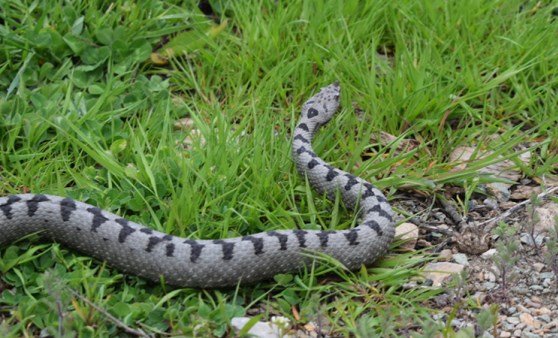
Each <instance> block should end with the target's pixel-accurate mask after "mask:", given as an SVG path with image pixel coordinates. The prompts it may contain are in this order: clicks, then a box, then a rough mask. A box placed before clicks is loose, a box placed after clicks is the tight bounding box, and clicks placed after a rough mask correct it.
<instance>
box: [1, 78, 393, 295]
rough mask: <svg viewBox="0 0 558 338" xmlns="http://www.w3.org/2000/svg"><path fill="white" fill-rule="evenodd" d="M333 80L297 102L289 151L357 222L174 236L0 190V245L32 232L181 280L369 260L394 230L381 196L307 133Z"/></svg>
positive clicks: (329, 103)
mask: <svg viewBox="0 0 558 338" xmlns="http://www.w3.org/2000/svg"><path fill="white" fill-rule="evenodd" d="M339 96H340V88H339V84H338V83H337V82H336V83H334V84H331V85H329V86H327V87H324V88H322V89H321V90H320V92H319V93H318V94H316V95H315V96H313V97H312V98H310V99H309V100H308V101H307V102H306V103H305V105H304V107H303V109H302V118H301V119H300V121H299V123H298V125H297V126H296V129H295V131H294V133H293V134H294V139H293V145H292V151H293V158H294V161H295V162H296V166H297V169H298V171H299V172H300V174H302V175H303V176H306V177H307V178H308V181H309V182H310V184H311V185H312V187H313V188H314V189H315V190H317V191H318V192H319V193H322V194H323V193H325V194H326V195H327V197H328V198H329V199H335V197H336V195H337V194H339V196H341V198H342V201H343V202H344V203H345V205H346V206H347V207H348V208H351V209H355V208H358V210H357V211H358V214H359V217H360V222H359V224H358V226H357V227H355V228H353V229H349V230H343V231H332V230H324V231H316V230H280V231H279V230H278V231H269V232H262V233H258V234H254V235H248V236H244V237H236V238H228V239H220V240H193V239H186V238H180V237H176V236H172V235H169V234H165V233H161V232H158V231H155V230H152V229H150V228H148V227H145V226H143V225H140V224H136V223H134V222H131V221H128V220H126V219H124V218H121V217H118V216H117V215H114V214H112V213H110V212H107V211H104V210H101V209H99V208H96V207H94V206H91V205H89V204H85V203H82V202H78V201H74V200H72V199H69V198H64V197H58V196H50V195H41V194H38V195H34V194H22V195H11V196H6V197H0V247H1V246H6V245H9V244H11V243H13V242H14V241H16V240H18V239H20V238H22V237H23V236H26V235H28V234H31V233H35V232H39V233H40V234H41V235H42V236H44V237H46V238H49V239H51V240H54V241H56V242H60V243H62V244H64V245H66V246H68V247H70V248H73V249H76V250H78V251H80V252H82V253H85V254H87V255H90V256H93V257H95V258H97V259H100V260H103V261H106V262H107V263H108V264H109V265H111V266H113V267H115V268H117V269H120V270H122V271H124V272H127V273H131V274H134V275H139V276H142V277H145V278H147V279H150V280H154V281H159V280H160V278H161V276H163V277H164V280H165V282H166V283H168V284H172V285H177V286H183V287H224V286H231V285H235V284H237V283H239V282H240V283H253V282H256V281H260V280H264V279H269V278H271V277H273V276H274V275H276V274H278V273H286V272H294V271H296V270H298V269H300V268H301V267H303V266H305V265H307V264H310V263H311V262H312V257H311V254H312V253H313V252H320V253H324V254H327V255H330V256H332V257H333V258H335V259H337V260H338V261H340V262H341V263H343V264H344V265H345V266H346V267H347V268H349V269H358V268H359V267H360V266H361V265H362V264H370V263H372V262H373V261H374V260H375V259H377V258H378V257H379V256H380V255H382V254H383V253H384V252H385V251H386V250H387V248H388V246H389V244H390V243H391V241H392V239H393V236H394V233H395V230H394V227H393V222H392V217H393V213H392V210H391V208H390V206H389V204H388V202H387V200H386V198H385V197H384V195H383V194H382V193H381V192H380V191H379V190H378V189H376V188H374V187H373V186H372V184H370V183H368V182H366V181H365V180H363V179H361V178H359V177H356V176H353V175H351V174H349V173H346V172H344V171H342V170H340V169H337V168H333V167H332V166H330V165H328V164H327V163H326V162H324V161H323V160H322V159H320V158H319V157H318V156H317V155H316V154H315V153H314V152H313V150H312V145H311V141H312V137H313V136H314V134H315V132H316V131H317V130H318V128H319V127H320V126H322V125H323V124H325V123H327V122H328V121H329V119H330V118H331V117H332V115H333V114H334V113H335V111H336V110H337V108H338V105H339Z"/></svg>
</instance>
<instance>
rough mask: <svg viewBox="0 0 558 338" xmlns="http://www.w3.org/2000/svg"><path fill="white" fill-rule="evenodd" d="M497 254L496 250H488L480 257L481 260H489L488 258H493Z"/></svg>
mask: <svg viewBox="0 0 558 338" xmlns="http://www.w3.org/2000/svg"><path fill="white" fill-rule="evenodd" d="M497 252H498V250H496V249H489V250H487V251H485V252H484V253H483V254H482V255H481V258H483V259H489V258H490V257H492V256H494V255H495V254H496V253H497Z"/></svg>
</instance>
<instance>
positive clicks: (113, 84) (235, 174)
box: [0, 0, 558, 337]
mask: <svg viewBox="0 0 558 338" xmlns="http://www.w3.org/2000/svg"><path fill="white" fill-rule="evenodd" d="M210 2H211V3H213V6H214V9H215V10H216V12H217V16H218V19H217V21H219V23H220V25H218V24H217V23H215V22H212V21H211V20H209V19H208V18H206V17H205V16H204V15H203V14H202V13H201V12H200V11H199V10H198V9H197V8H196V6H195V5H194V4H193V3H192V2H188V1H186V2H180V1H169V2H163V1H156V0H150V1H142V2H141V3H142V4H141V5H136V4H134V3H133V2H129V1H124V0H117V1H113V2H104V1H87V2H85V1H83V2H65V4H64V5H60V4H59V2H57V1H52V0H43V1H18V0H7V1H5V2H3V3H2V4H1V5H0V15H1V16H0V17H1V18H2V24H0V42H1V43H0V87H1V88H2V90H1V92H0V195H7V194H12V193H21V192H27V191H31V192H34V193H39V192H40V193H49V194H56V195H62V196H70V197H72V198H75V199H78V200H81V201H85V202H88V203H91V204H94V205H96V206H98V207H101V208H103V209H106V210H110V211H112V212H115V213H117V214H119V215H122V216H126V217H128V218H130V219H132V220H134V221H137V222H140V223H143V224H146V225H149V226H150V227H152V228H155V229H157V230H162V231H166V232H170V233H173V234H175V235H180V236H189V237H191V238H208V239H209V238H213V239H215V238H226V237H232V236H237V235H246V234H251V233H256V232H260V231H266V230H273V229H294V228H297V227H300V228H306V229H318V228H335V229H336V228H347V227H349V226H351V225H353V224H354V219H353V217H352V215H351V214H350V213H347V212H346V210H345V209H344V208H343V206H342V205H340V204H339V203H332V202H328V201H326V200H325V199H324V198H323V197H321V196H318V195H317V194H315V193H311V190H310V188H309V187H308V186H307V185H306V183H305V182H304V180H303V179H301V178H299V177H298V176H297V174H296V172H295V169H294V167H293V165H292V163H291V160H290V133H291V130H292V128H293V126H294V124H295V123H296V120H297V118H298V115H299V111H300V108H301V106H302V104H303V103H304V101H305V100H306V99H307V98H309V97H310V96H311V95H313V93H315V92H316V90H317V89H318V88H319V87H321V86H324V85H327V84H329V83H331V82H333V81H334V80H340V82H341V85H342V105H343V109H342V111H341V113H340V114H339V115H338V116H336V117H335V118H334V120H333V121H332V122H330V124H329V125H328V126H327V127H326V128H325V129H324V130H323V131H322V132H321V133H320V134H319V135H318V137H317V139H316V141H315V148H316V150H317V152H318V153H319V154H321V155H322V157H324V158H325V159H326V160H328V161H329V162H331V163H333V165H335V166H337V167H340V168H343V169H345V170H348V171H350V172H353V173H355V174H358V175H360V176H361V177H364V178H366V179H369V180H371V181H374V182H375V181H376V179H381V180H380V181H378V182H377V185H378V186H379V187H380V188H382V189H383V190H384V191H385V192H386V193H387V195H388V197H389V198H390V199H392V200H394V201H397V199H398V195H397V190H398V189H413V190H421V191H425V192H427V193H432V194H433V193H436V192H438V191H440V190H443V189H444V188H445V187H447V186H449V185H459V186H464V187H468V188H470V189H474V188H475V187H476V184H477V183H478V181H477V180H479V179H481V183H483V182H486V181H489V180H493V178H490V177H481V178H479V177H478V175H477V170H478V169H479V168H482V167H483V166H486V165H487V164H488V163H490V162H491V161H494V160H495V158H496V156H497V155H502V156H504V157H509V158H511V159H512V160H515V158H516V156H517V154H518V147H519V146H528V147H532V151H533V156H532V158H531V163H530V164H529V165H528V166H526V165H521V166H520V168H521V170H522V171H523V172H524V174H525V175H526V176H528V177H541V176H543V175H548V174H552V173H553V170H554V171H555V170H556V163H557V162H558V155H557V152H556V148H557V144H556V142H555V141H552V140H556V138H557V136H558V135H557V134H556V124H557V122H558V114H557V113H556V111H555V110H556V107H557V106H558V102H557V101H558V100H557V97H558V96H557V95H556V91H557V88H558V80H557V79H558V77H557V76H556V75H557V74H556V72H557V70H556V64H558V45H557V43H556V37H555V31H556V25H558V23H557V22H555V21H552V17H551V11H552V8H550V7H546V6H544V5H543V6H542V7H540V8H538V7H536V3H535V2H534V1H527V2H525V1H481V0H473V1H425V2H418V1H399V2H380V1H378V2H364V1H355V0H353V1H351V0H349V1H329V2H325V4H319V3H318V2H312V1H289V2H278V4H275V1H253V2H236V1H230V2H227V1H221V2H219V1H210ZM80 3H81V4H80ZM522 5H523V6H524V7H523V10H520V7H521V6H522ZM537 8H538V9H537ZM532 9H537V10H532ZM169 40H170V42H169ZM167 43H168V44H167ZM163 46H166V47H169V48H172V49H173V51H174V57H172V58H170V59H169V63H168V64H160V63H159V62H153V61H152V58H151V57H150V53H151V52H152V51H159V52H160V53H162V54H163V55H162V57H163V58H164V57H165V56H168V52H165V51H164V48H163V49H160V48H161V47H163ZM377 51H387V53H388V56H389V57H390V59H391V61H392V62H393V64H392V65H390V63H388V62H386V61H385V59H384V58H380V57H378V54H377ZM153 60H157V59H153ZM352 106H355V107H358V109H359V110H361V111H362V114H361V116H362V118H360V119H359V117H358V116H357V114H354V113H353V110H354V109H353V107H352ZM186 116H187V117H191V118H192V119H193V120H194V121H195V128H196V129H198V130H199V131H200V132H201V135H202V136H203V139H204V140H205V142H201V141H200V140H199V139H198V140H197V141H195V142H193V143H192V144H190V145H187V146H184V145H183V140H184V139H185V138H186V136H188V135H189V132H188V131H185V130H179V129H176V128H175V127H174V123H175V121H176V120H177V119H179V118H182V117H186ZM380 130H382V131H385V132H388V133H390V134H393V135H397V136H401V137H400V138H399V139H398V140H397V141H395V142H393V143H392V144H389V145H378V144H372V145H371V144H370V136H371V135H376V134H377V133H378V132H379V131H380ZM403 138H413V139H416V140H418V141H419V142H420V146H419V147H418V148H417V149H415V150H413V151H409V152H399V151H397V146H398V144H399V142H400V141H401V140H402V139H403ZM535 141H537V142H536V143H535ZM457 146H478V148H479V150H492V151H494V152H495V155H494V156H493V157H490V158H487V159H483V160H478V161H476V162H473V163H472V164H471V165H470V166H469V168H468V169H466V170H464V171H461V172H452V171H450V170H451V169H452V168H453V165H452V164H451V163H448V161H447V156H448V155H449V153H450V152H451V151H452V149H454V148H455V147H457ZM363 152H366V153H367V154H370V155H371V158H370V159H367V160H362V157H361V154H363ZM403 212H404V211H403ZM423 260H424V257H422V256H420V255H415V254H413V255H407V254H393V255H390V256H388V257H386V258H385V259H384V260H382V261H380V262H378V264H377V265H376V266H375V267H372V268H370V269H368V270H364V269H363V270H361V271H357V272H353V273H349V272H346V271H343V270H342V269H339V268H335V264H333V262H332V264H330V265H328V266H330V267H331V269H332V270H333V271H334V272H335V273H334V275H335V274H336V275H337V276H339V277H335V278H333V279H332V278H328V277H324V274H325V273H326V272H328V271H329V270H330V269H328V268H327V267H326V268H321V269H317V270H315V269H309V270H308V271H306V272H303V273H301V274H299V275H292V276H280V277H279V278H277V279H276V281H269V282H265V283H261V284H259V285H257V286H255V287H241V288H238V289H232V290H195V289H175V288H171V287H167V286H164V285H156V284H153V283H148V282H146V281H145V280H142V279H140V278H135V277H131V276H125V275H123V274H122V273H120V272H119V271H116V270H112V269H110V268H108V267H105V266H104V265H103V264H101V263H99V262H97V261H94V260H92V259H90V258H87V257H84V256H81V255H78V254H75V253H73V252H69V251H68V250H66V249H65V248H62V247H59V246H58V245H56V244H40V243H37V241H27V240H24V241H21V242H18V243H14V245H12V246H10V247H8V248H1V249H0V272H1V280H2V283H3V286H0V289H3V291H2V293H1V294H0V323H1V324H0V333H1V334H2V335H5V336H33V335H38V333H39V332H40V330H41V329H43V328H48V330H49V332H51V334H57V332H58V325H59V324H58V321H59V312H60V311H61V312H62V313H64V319H63V321H62V323H63V327H64V332H65V334H67V335H69V332H76V335H77V336H80V337H89V336H91V337H97V336H98V337H102V336H117V335H122V331H120V330H119V329H118V328H117V327H116V325H114V324H113V323H112V322H110V321H109V320H107V318H106V317H105V316H104V315H102V314H100V313H99V312H97V311H96V310H94V309H93V308H92V307H91V306H89V305H88V304H87V303H85V302H83V301H82V300H80V299H78V298H76V297H72V294H71V293H70V292H68V291H67V289H66V287H71V288H73V289H75V290H77V291H78V292H79V293H81V294H83V295H84V296H85V297H86V298H87V299H89V300H90V301H92V302H93V303H95V304H97V305H98V306H100V307H102V308H104V309H105V310H106V311H108V312H109V313H111V314H112V315H114V316H115V317H117V318H119V319H120V320H121V321H123V322H124V323H126V324H127V325H129V326H131V327H135V328H140V329H143V330H145V331H147V332H150V333H157V332H166V333H172V334H174V335H183V336H204V337H205V336H210V335H214V336H223V335H226V334H230V335H232V332H231V331H230V327H229V326H228V325H229V322H230V318H231V317H234V316H240V315H246V314H247V313H249V314H251V315H253V314H254V312H257V313H261V315H262V319H264V320H267V319H269V317H271V316H272V315H282V316H286V317H288V318H290V319H291V320H292V321H293V322H296V323H299V324H302V325H304V324H305V323H308V322H310V321H313V322H315V323H317V322H319V323H321V325H323V327H322V330H323V331H324V333H326V334H328V335H332V336H349V335H357V336H367V335H368V336H373V335H381V336H384V337H387V336H396V335H403V336H404V335H406V334H407V332H408V329H411V328H414V327H416V326H417V325H418V326H421V325H425V326H428V327H430V328H436V327H441V328H443V327H444V325H445V324H443V323H438V326H436V325H433V324H432V321H431V319H430V318H431V313H432V310H429V309H428V308H427V307H426V303H425V302H426V300H428V299H429V298H431V297H432V296H433V295H434V294H435V293H436V291H432V290H428V289H416V290H405V289H402V287H401V286H402V285H403V284H404V283H406V282H408V281H409V280H410V279H411V278H412V277H413V276H415V275H416V273H417V272H418V271H417V269H418V268H417V264H418V263H420V262H421V261H423ZM45 271H47V272H48V274H45ZM52 276H54V277H52ZM328 276H331V275H328ZM60 308H61V309H62V310H59V309H60ZM293 308H296V309H297V311H298V313H299V316H296V315H295V314H294V312H293ZM248 310H250V312H248ZM424 323H427V324H424Z"/></svg>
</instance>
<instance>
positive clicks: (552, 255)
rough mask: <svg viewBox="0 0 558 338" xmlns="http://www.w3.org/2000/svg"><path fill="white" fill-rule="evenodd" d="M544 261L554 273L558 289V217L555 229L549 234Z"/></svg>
mask: <svg viewBox="0 0 558 338" xmlns="http://www.w3.org/2000/svg"><path fill="white" fill-rule="evenodd" d="M544 261H545V263H546V264H547V265H548V266H549V267H550V268H551V269H552V271H553V272H554V276H555V278H554V281H555V283H556V288H558V217H557V218H556V219H555V221H554V227H553V228H552V229H550V231H549V233H548V240H547V242H546V253H545V255H544Z"/></svg>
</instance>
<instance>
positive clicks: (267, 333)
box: [231, 317, 292, 338]
mask: <svg viewBox="0 0 558 338" xmlns="http://www.w3.org/2000/svg"><path fill="white" fill-rule="evenodd" d="M250 319H252V318H249V317H234V318H233V319H231V325H232V327H233V328H234V329H235V330H237V331H240V330H242V328H243V327H244V326H245V325H246V324H247V323H248V321H250ZM278 324H280V325H281V327H280V326H279V325H278ZM289 324H290V323H289V321H288V319H287V322H286V323H285V322H282V323H278V322H277V320H272V322H271V323H270V322H257V323H256V324H254V325H253V326H252V327H251V328H250V330H248V332H247V333H248V334H249V335H250V336H251V337H255V338H278V337H281V338H288V337H292V336H290V335H287V334H285V329H286V328H288V327H289ZM285 325H286V327H283V326H285Z"/></svg>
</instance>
